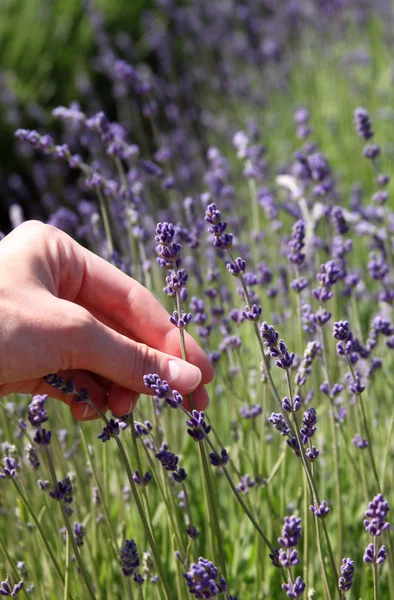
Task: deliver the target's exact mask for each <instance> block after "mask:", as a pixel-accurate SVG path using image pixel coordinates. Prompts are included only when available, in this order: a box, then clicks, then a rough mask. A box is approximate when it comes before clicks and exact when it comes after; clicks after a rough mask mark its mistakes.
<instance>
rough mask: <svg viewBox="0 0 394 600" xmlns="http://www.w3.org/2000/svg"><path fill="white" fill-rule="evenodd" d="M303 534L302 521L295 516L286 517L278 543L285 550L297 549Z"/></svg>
mask: <svg viewBox="0 0 394 600" xmlns="http://www.w3.org/2000/svg"><path fill="white" fill-rule="evenodd" d="M301 534H302V527H301V519H300V517H296V516H295V515H291V516H290V517H285V519H284V525H283V527H282V535H281V537H279V538H278V542H279V544H280V545H281V546H283V547H284V548H295V546H297V544H298V542H299V541H300V537H301Z"/></svg>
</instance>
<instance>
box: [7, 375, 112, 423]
mask: <svg viewBox="0 0 394 600" xmlns="http://www.w3.org/2000/svg"><path fill="white" fill-rule="evenodd" d="M57 375H59V376H60V377H62V379H64V380H66V381H68V380H71V381H73V382H74V383H75V386H76V389H77V390H80V389H82V388H86V389H87V390H88V392H89V395H90V397H91V399H92V400H93V402H94V403H95V404H96V405H97V406H98V407H99V408H100V410H101V411H103V412H106V411H107V409H108V391H107V390H106V389H105V387H103V386H102V385H100V384H99V383H98V382H97V381H96V379H95V377H94V376H93V375H91V374H90V373H87V372H86V371H78V370H76V371H74V370H67V371H59V372H58V373H57ZM11 393H16V394H32V395H35V394H47V395H48V396H49V397H50V398H55V399H56V400H60V401H61V402H63V403H64V404H67V406H70V408H71V412H72V414H73V416H74V417H75V418H76V419H78V420H79V421H82V420H90V419H96V418H98V416H99V415H97V412H96V411H94V410H89V409H90V407H89V405H87V404H86V403H77V402H76V400H75V396H74V395H72V394H64V393H63V392H61V391H60V390H57V389H56V388H54V387H52V386H50V385H48V384H47V383H45V381H44V379H42V378H35V379H28V380H25V381H19V382H16V383H8V384H4V385H2V386H0V396H7V395H8V394H11Z"/></svg>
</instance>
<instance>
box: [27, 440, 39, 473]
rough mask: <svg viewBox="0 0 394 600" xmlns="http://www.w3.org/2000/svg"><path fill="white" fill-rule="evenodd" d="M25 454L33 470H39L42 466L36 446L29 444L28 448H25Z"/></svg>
mask: <svg viewBox="0 0 394 600" xmlns="http://www.w3.org/2000/svg"><path fill="white" fill-rule="evenodd" d="M25 452H26V455H27V460H28V461H29V463H30V464H31V466H32V467H33V469H38V467H39V466H40V461H39V459H38V456H37V453H36V450H35V448H34V446H32V445H31V444H28V446H26V448H25Z"/></svg>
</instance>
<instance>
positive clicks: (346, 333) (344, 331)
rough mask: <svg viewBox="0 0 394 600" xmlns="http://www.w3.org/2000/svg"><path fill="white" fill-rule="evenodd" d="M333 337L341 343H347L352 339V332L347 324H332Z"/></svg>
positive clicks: (343, 322)
mask: <svg viewBox="0 0 394 600" xmlns="http://www.w3.org/2000/svg"><path fill="white" fill-rule="evenodd" d="M333 337H334V338H336V339H337V340H341V341H347V340H349V339H352V337H353V336H352V332H351V331H350V329H349V322H348V321H338V322H337V323H334V332H333Z"/></svg>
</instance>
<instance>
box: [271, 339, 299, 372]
mask: <svg viewBox="0 0 394 600" xmlns="http://www.w3.org/2000/svg"><path fill="white" fill-rule="evenodd" d="M270 351H271V356H272V358H277V360H276V361H275V364H276V366H277V367H279V368H280V369H285V370H287V369H290V367H291V366H292V364H293V361H294V357H295V352H289V351H288V350H287V346H286V344H285V342H284V341H283V340H279V347H275V346H270Z"/></svg>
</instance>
